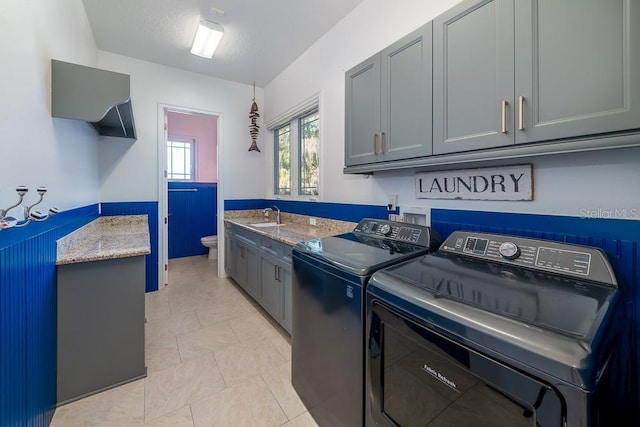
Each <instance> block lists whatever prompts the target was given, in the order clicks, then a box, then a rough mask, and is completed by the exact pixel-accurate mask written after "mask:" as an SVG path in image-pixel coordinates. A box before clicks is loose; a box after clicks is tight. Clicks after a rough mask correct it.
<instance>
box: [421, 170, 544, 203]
mask: <svg viewBox="0 0 640 427" xmlns="http://www.w3.org/2000/svg"><path fill="white" fill-rule="evenodd" d="M531 169H532V167H531V165H530V164H529V165H516V166H500V167H495V168H481V169H460V170H453V171H440V172H418V173H416V198H418V199H460V200H533V178H532V174H531Z"/></svg>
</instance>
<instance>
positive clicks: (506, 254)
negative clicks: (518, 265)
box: [498, 242, 520, 260]
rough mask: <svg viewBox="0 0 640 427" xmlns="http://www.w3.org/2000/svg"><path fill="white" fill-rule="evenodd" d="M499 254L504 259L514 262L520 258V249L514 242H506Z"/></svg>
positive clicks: (501, 246) (500, 248)
mask: <svg viewBox="0 0 640 427" xmlns="http://www.w3.org/2000/svg"><path fill="white" fill-rule="evenodd" d="M498 252H500V255H502V258H504V259H507V260H513V259H516V258H518V257H519V256H520V248H519V247H518V245H516V244H515V243H513V242H504V243H503V244H501V245H500V247H499V248H498Z"/></svg>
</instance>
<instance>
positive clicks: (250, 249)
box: [232, 233, 260, 298]
mask: <svg viewBox="0 0 640 427" xmlns="http://www.w3.org/2000/svg"><path fill="white" fill-rule="evenodd" d="M246 235H247V234H246V233H245V234H244V235H239V234H236V236H235V256H234V259H235V276H232V277H233V278H234V279H235V280H236V282H237V283H238V284H239V285H240V286H242V288H244V290H245V291H247V292H248V293H249V295H251V296H252V297H253V298H257V297H258V294H259V286H260V283H259V281H260V278H259V275H258V247H257V246H258V245H257V241H256V240H254V239H252V238H247V237H245V236H246Z"/></svg>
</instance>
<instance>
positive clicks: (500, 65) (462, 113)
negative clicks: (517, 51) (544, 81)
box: [433, 0, 514, 154]
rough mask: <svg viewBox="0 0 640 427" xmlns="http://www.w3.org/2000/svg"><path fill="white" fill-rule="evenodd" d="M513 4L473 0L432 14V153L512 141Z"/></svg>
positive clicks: (501, 1)
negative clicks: (434, 17) (436, 15)
mask: <svg viewBox="0 0 640 427" xmlns="http://www.w3.org/2000/svg"><path fill="white" fill-rule="evenodd" d="M513 10H514V6H513V1H512V0H484V1H478V0H471V1H465V2H462V3H460V4H458V5H456V6H454V7H453V8H451V9H449V10H448V11H446V12H444V13H443V14H442V15H440V16H438V17H437V18H436V19H434V21H433V66H434V69H433V153H434V154H443V153H453V152H458V151H466V150H476V149H482V148H487V147H497V146H504V145H510V144H513V143H514V140H513V117H514V109H513V99H514V93H513V87H514V86H513V85H514V42H513V27H514V23H513Z"/></svg>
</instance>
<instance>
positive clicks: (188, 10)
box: [83, 0, 362, 87]
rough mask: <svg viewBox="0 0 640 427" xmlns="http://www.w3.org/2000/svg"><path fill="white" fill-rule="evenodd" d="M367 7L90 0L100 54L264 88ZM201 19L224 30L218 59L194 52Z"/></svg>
mask: <svg viewBox="0 0 640 427" xmlns="http://www.w3.org/2000/svg"><path fill="white" fill-rule="evenodd" d="M361 2H362V0H83V3H84V7H85V10H86V12H87V17H88V18H89V24H90V25H91V28H92V30H93V34H94V36H95V40H96V43H97V45H98V48H99V49H101V50H105V51H109V52H113V53H117V54H120V55H125V56H130V57H134V58H138V59H142V60H145V61H150V62H155V63H158V64H163V65H168V66H171V67H176V68H181V69H184V70H188V71H194V72H197V73H201V74H207V75H210V76H214V77H219V78H222V79H226V80H232V81H237V82H241V83H246V84H251V83H252V82H254V81H255V82H256V85H257V86H259V87H264V86H265V85H266V84H267V83H269V82H270V81H271V80H272V79H273V78H274V77H276V76H277V75H278V74H279V73H280V72H281V71H282V70H284V69H285V68H286V67H287V66H288V65H289V64H290V63H291V62H293V61H294V60H295V59H296V58H297V57H298V56H299V55H300V54H302V53H303V52H304V51H305V50H306V49H307V48H308V47H309V46H311V45H312V44H313V43H314V42H315V41H316V40H318V39H319V38H320V37H321V36H322V35H323V34H325V33H326V32H327V31H329V29H330V28H331V27H333V26H334V25H335V24H336V23H337V22H338V21H340V20H341V19H342V18H343V17H344V16H345V15H347V14H348V13H349V12H350V11H351V10H352V9H353V8H355V7H356V6H357V5H358V4H359V3H361ZM212 8H213V9H212ZM216 9H217V10H221V11H224V14H222V16H221V14H220V13H216ZM200 17H202V18H206V19H209V20H210V21H213V22H217V23H219V24H221V25H222V26H223V27H224V30H225V34H224V37H223V38H222V41H221V42H220V45H219V46H218V49H217V50H216V53H215V55H214V56H213V58H212V59H204V58H200V57H197V56H195V55H192V54H191V53H190V52H189V50H190V49H191V42H192V41H193V37H194V35H195V31H196V28H197V26H198V22H199V20H200Z"/></svg>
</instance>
